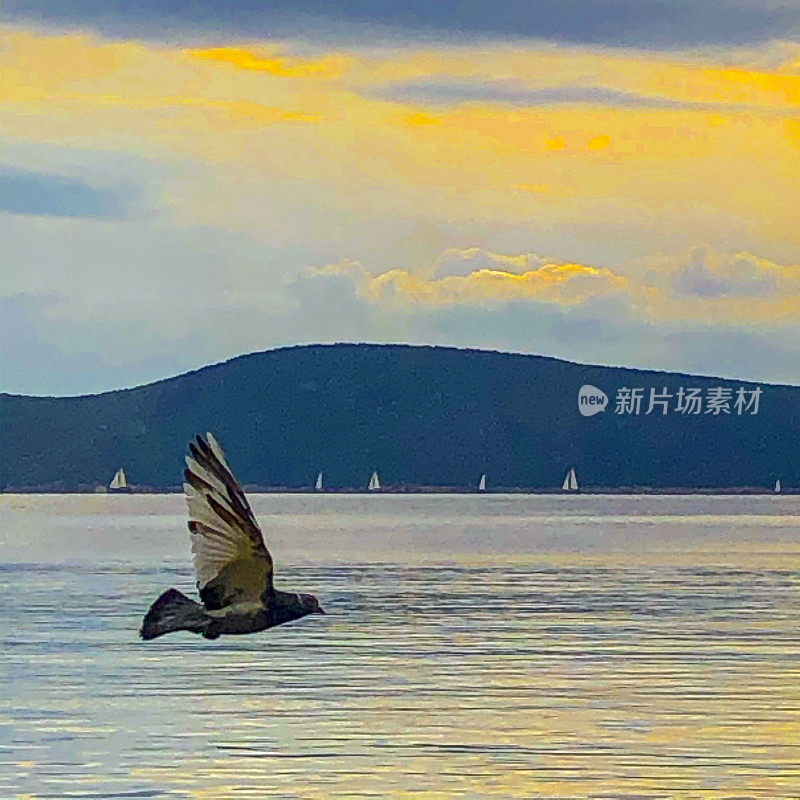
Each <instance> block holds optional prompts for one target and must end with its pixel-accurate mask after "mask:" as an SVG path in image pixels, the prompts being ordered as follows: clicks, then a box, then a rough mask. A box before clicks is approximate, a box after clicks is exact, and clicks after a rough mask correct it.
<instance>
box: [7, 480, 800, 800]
mask: <svg viewBox="0 0 800 800" xmlns="http://www.w3.org/2000/svg"><path fill="white" fill-rule="evenodd" d="M181 502H182V501H181V499H180V497H176V496H171V497H152V496H151V497H144V496H126V497H117V496H114V497H75V496H73V497H32V496H31V497H19V496H17V497H3V498H2V500H1V501H0V504H1V507H2V512H3V514H2V523H3V525H2V530H3V546H2V551H0V552H2V556H3V561H4V564H3V566H2V568H1V571H0V584H2V608H3V626H2V647H3V650H2V652H3V672H4V675H3V688H2V696H3V710H2V716H1V717H0V767H2V769H0V796H3V797H7V796H8V797H15V796H21V797H36V798H55V797H82V798H116V797H145V798H146V797H153V798H161V797H164V798H166V797H170V798H209V799H212V798H213V799H215V800H221V799H222V798H228V797H230V798H264V797H281V798H353V797H382V798H383V797H385V798H410V797H423V798H445V797H446V798H450V797H458V798H475V800H478V799H479V798H487V797H497V798H513V797H520V798H531V797H536V798H598V797H602V798H629V799H632V798H673V797H681V798H714V800H717V799H719V800H721V799H722V798H727V799H730V798H769V800H781V799H784V798H785V799H786V800H788V799H789V798H797V797H798V796H800V766H798V765H800V688H798V687H800V683H798V679H799V678H800V648H799V647H798V644H799V643H800V624H799V623H800V603H799V602H798V601H800V534H798V523H800V497H781V498H773V497H759V498H753V497H750V498H718V497H717V498H713V497H709V498H697V497H693V498H685V497H684V498H681V497H646V498H642V497H638V498H635V499H634V498H624V497H617V498H600V497H591V496H580V497H577V498H565V497H560V496H553V497H531V496H502V497H501V496H495V495H490V496H486V497H469V496H467V497H421V496H410V497H402V496H380V497H361V496H356V497H342V496H322V497H317V496H275V495H272V496H261V497H256V498H255V502H254V506H255V509H256V513H257V514H258V515H259V517H260V519H261V520H262V522H263V523H264V527H265V531H266V533H267V538H268V543H269V545H270V546H271V548H272V550H273V555H274V556H275V559H276V561H277V563H278V579H279V582H280V585H281V586H284V587H288V588H292V589H296V590H308V591H313V592H314V593H316V594H317V595H318V596H319V597H320V600H321V601H322V604H323V606H324V607H325V608H326V610H327V612H328V615H327V616H325V617H310V618H307V619H306V620H303V621H300V622H298V623H296V624H293V625H288V626H284V627H282V628H278V629H275V630H273V631H270V632H268V633H265V634H260V635H256V636H250V637H241V638H240V637H228V638H222V639H220V640H217V641H214V642H207V641H205V640H203V639H200V638H195V637H192V636H191V635H189V634H179V635H176V636H173V637H167V638H164V639H160V640H158V641H156V642H151V643H146V644H145V643H141V642H139V641H138V640H137V638H136V630H137V627H138V625H139V622H140V620H141V615H142V612H143V611H144V610H145V609H146V608H147V606H148V605H149V603H150V602H151V601H152V600H153V599H154V598H155V597H156V595H157V594H158V593H159V592H160V591H162V590H163V589H165V588H167V587H168V586H170V585H174V586H176V587H178V588H180V589H182V590H183V591H186V592H187V593H191V592H192V591H193V578H192V575H191V570H190V561H189V545H188V537H187V536H186V535H185V534H184V530H183V524H184V523H183V516H182V508H181ZM628 511H630V512H631V513H630V514H628V513H627V512H628Z"/></svg>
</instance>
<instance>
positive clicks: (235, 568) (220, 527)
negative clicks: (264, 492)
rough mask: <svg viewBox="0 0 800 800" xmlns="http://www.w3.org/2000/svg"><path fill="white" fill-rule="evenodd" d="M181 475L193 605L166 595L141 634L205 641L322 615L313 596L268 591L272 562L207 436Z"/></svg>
mask: <svg viewBox="0 0 800 800" xmlns="http://www.w3.org/2000/svg"><path fill="white" fill-rule="evenodd" d="M189 453H190V454H189V455H188V456H186V469H185V470H184V473H183V474H184V476H185V478H186V483H184V485H183V487H184V490H185V492H186V504H187V506H188V508H189V523H188V525H189V535H190V537H191V540H192V553H193V554H194V567H195V573H196V575H197V589H198V591H199V593H200V600H201V601H202V603H196V602H195V601H194V600H192V599H190V598H189V597H187V596H186V595H185V594H183V593H182V592H179V591H178V590H177V589H168V590H167V591H166V592H164V593H163V594H162V595H161V597H159V598H158V600H156V601H155V603H153V605H152V606H150V610H149V611H148V612H147V614H145V617H144V621H143V622H142V627H141V630H140V631H139V635H140V636H141V637H142V639H155V638H157V637H158V636H163V635H164V634H166V633H172V632H173V631H191V632H192V633H199V634H202V635H203V636H204V637H205V638H206V639H216V638H217V637H218V636H220V635H221V634H244V633H257V632H258V631H263V630H266V629H267V628H272V627H274V626H275V625H282V624H283V623H284V622H291V621H292V620H295V619H300V618H301V617H305V616H306V615H308V614H324V613H325V612H324V611H323V610H322V608H321V606H320V604H319V601H318V600H317V598H316V597H314V596H313V595H310V594H294V593H292V592H282V591H281V590H279V589H276V588H275V587H274V586H273V584H272V572H273V567H272V557H271V556H270V554H269V550H267V547H266V545H265V544H264V537H263V535H262V533H261V528H259V526H258V522H256V518H255V516H254V515H253V511H252V510H251V508H250V504H249V503H248V502H247V498H246V497H245V494H244V490H243V489H242V487H241V486H240V484H239V482H238V481H237V480H236V478H234V476H233V473H232V472H231V469H230V467H229V466H228V463H227V461H226V460H225V455H224V453H223V452H222V448H221V447H220V446H219V444H218V443H217V440H216V439H215V438H214V437H213V436H212V435H211V434H210V433H208V434H206V439H203V437H202V436H197V437H196V438H195V440H194V441H193V442H190V443H189Z"/></svg>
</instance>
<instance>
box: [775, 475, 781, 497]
mask: <svg viewBox="0 0 800 800" xmlns="http://www.w3.org/2000/svg"><path fill="white" fill-rule="evenodd" d="M775 492H776V493H777V494H780V492H781V479H780V478H778V480H776V481H775Z"/></svg>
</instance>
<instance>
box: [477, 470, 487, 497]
mask: <svg viewBox="0 0 800 800" xmlns="http://www.w3.org/2000/svg"><path fill="white" fill-rule="evenodd" d="M478 491H479V492H485V491H486V474H485V473H484V474H483V475H481V479H480V481H479V483H478Z"/></svg>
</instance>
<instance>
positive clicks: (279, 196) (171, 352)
mask: <svg viewBox="0 0 800 800" xmlns="http://www.w3.org/2000/svg"><path fill="white" fill-rule="evenodd" d="M265 6H268V10H266V11H265V10H264V7H265ZM301 7H302V8H303V11H302V13H301V12H300V11H298V9H299V8H301ZM334 8H335V12H334V11H333V10H332V9H334ZM4 11H5V17H4V22H3V28H2V61H1V64H2V78H1V79H0V92H1V93H2V97H3V114H2V129H3V134H4V146H3V150H2V173H1V174H0V225H2V232H1V233H0V236H2V241H3V246H2V259H3V280H2V316H1V317H0V320H1V321H2V348H3V353H2V373H1V377H2V387H0V388H2V389H3V390H6V391H12V392H25V393H35V394H73V393H84V392H90V391H100V390H105V389H111V388H117V387H122V386H130V385H135V384H138V383H142V382H145V381H150V380H154V379H157V378H161V377H166V376H168V375H171V374H176V373H178V372H181V371H185V370H187V369H191V368H196V367H199V366H202V365H204V364H207V363H210V362H214V361H219V360H222V359H225V358H229V357H231V356H234V355H238V354H240V353H244V352H250V351H254V350H262V349H266V348H269V347H274V346H280V345H287V344H297V343H310V342H332V341H374V342H411V343H434V344H448V345H457V346H468V347H482V348H492V349H502V350H512V351H519V352H527V353H540V354H545V355H552V356H557V357H561V358H567V359H570V360H574V361H582V362H591V363H604V364H622V365H627V366H636V367H649V368H655V369H667V370H679V371H683V372H696V373H704V374H711V375H721V376H726V377H739V378H749V379H753V380H764V381H777V382H789V383H800V0H788V1H786V0H785V1H784V2H778V1H777V0H736V2H734V0H663V1H662V2H659V3H655V2H650V0H608V1H607V2H606V1H605V0H564V1H561V0H559V1H558V2H557V1H556V0H525V2H523V1H522V0H510V1H509V2H506V3H488V2H477V0H471V1H468V2H460V3H457V2H454V0H450V1H449V2H433V0H428V2H422V0H416V1H415V2H407V3H402V4H400V3H389V2H370V3H367V2H362V1H361V0H345V2H340V3H336V4H331V3H323V2H321V1H320V0H312V1H311V2H308V1H307V2H303V3H290V2H288V0H279V1H278V2H272V3H268V4H266V3H256V2H253V0H250V2H242V3H233V4H230V3H223V2H222V1H221V0H196V1H195V2H191V3H181V4H179V8H178V9H176V8H173V7H172V4H169V3H163V2H161V3H155V2H135V3H130V2H126V3H123V2H118V1H117V0H111V1H109V0H105V1H101V0H95V1H94V2H91V1H89V0H76V2H74V3H69V4H68V3H63V2H37V3H32V2H20V1H18V0H11V1H10V2H6V3H5V6H4Z"/></svg>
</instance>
